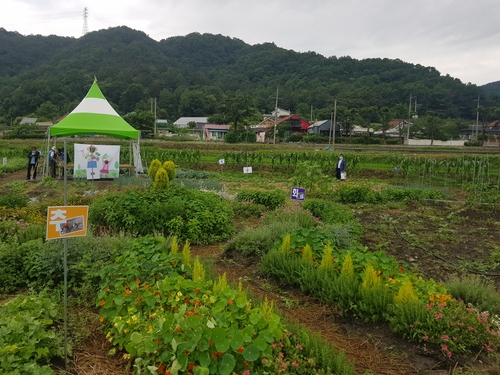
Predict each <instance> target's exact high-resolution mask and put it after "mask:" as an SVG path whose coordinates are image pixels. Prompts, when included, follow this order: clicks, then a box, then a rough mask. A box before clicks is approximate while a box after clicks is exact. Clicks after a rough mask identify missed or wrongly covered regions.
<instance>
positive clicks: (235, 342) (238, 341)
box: [231, 332, 244, 350]
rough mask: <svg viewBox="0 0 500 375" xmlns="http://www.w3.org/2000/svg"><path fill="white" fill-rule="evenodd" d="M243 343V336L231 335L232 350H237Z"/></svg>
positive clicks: (238, 334) (239, 334)
mask: <svg viewBox="0 0 500 375" xmlns="http://www.w3.org/2000/svg"><path fill="white" fill-rule="evenodd" d="M243 342H244V340H243V335H242V334H241V333H239V332H236V333H235V334H234V335H233V339H232V340H231V348H233V349H234V350H238V349H239V348H241V346H242V345H243Z"/></svg>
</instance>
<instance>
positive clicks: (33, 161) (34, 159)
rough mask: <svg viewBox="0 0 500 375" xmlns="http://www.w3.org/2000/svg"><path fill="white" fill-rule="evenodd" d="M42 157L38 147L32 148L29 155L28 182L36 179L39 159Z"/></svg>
mask: <svg viewBox="0 0 500 375" xmlns="http://www.w3.org/2000/svg"><path fill="white" fill-rule="evenodd" d="M39 157H40V152H39V151H37V150H36V147H35V146H33V147H31V151H30V152H29V153H28V175H27V176H26V179H27V180H31V178H33V180H35V179H36V168H37V167H38V158H39ZM31 171H33V177H32V176H31Z"/></svg>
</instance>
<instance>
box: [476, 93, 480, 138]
mask: <svg viewBox="0 0 500 375" xmlns="http://www.w3.org/2000/svg"><path fill="white" fill-rule="evenodd" d="M478 132H479V95H478V96H477V108H476V141H477V140H478V139H479V138H478Z"/></svg>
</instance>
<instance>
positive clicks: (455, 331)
mask: <svg viewBox="0 0 500 375" xmlns="http://www.w3.org/2000/svg"><path fill="white" fill-rule="evenodd" d="M390 321H391V329H392V330H393V331H394V332H397V333H399V334H401V335H403V336H404V337H406V338H408V339H409V340H410V341H415V342H424V343H425V342H427V343H430V344H435V345H438V346H439V348H440V349H441V351H442V353H443V355H444V356H445V357H447V358H452V357H453V356H464V355H468V354H470V353H472V352H477V351H478V350H481V349H482V350H484V351H485V352H493V351H495V350H498V348H500V327H499V326H498V323H497V322H496V319H492V316H491V315H490V314H489V313H487V312H480V311H478V310H476V309H474V308H472V307H468V306H467V305H465V304H464V303H463V302H461V301H457V300H455V299H449V300H447V301H445V302H430V303H428V304H424V303H422V302H420V301H418V302H411V303H406V304H405V303H403V304H397V305H396V307H395V310H394V311H393V314H392V315H391V317H390Z"/></svg>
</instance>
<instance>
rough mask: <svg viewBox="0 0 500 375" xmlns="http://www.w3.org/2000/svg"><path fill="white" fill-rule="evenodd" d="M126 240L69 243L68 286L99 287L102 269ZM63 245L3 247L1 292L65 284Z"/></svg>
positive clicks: (0, 254)
mask: <svg viewBox="0 0 500 375" xmlns="http://www.w3.org/2000/svg"><path fill="white" fill-rule="evenodd" d="M129 240H130V239H129V238H127V237H123V238H120V237H107V236H101V237H93V236H90V235H88V236H85V237H79V238H74V239H72V240H71V241H68V244H67V246H68V258H67V259H68V267H69V287H70V289H73V288H77V287H79V286H81V285H82V284H84V283H89V284H90V285H92V286H93V287H94V288H96V287H97V286H98V283H99V280H98V277H97V273H98V272H99V268H100V267H101V266H102V265H103V264H106V263H108V262H109V261H110V260H111V259H112V257H113V254H114V253H115V251H116V252H120V251H121V249H122V248H123V247H125V246H126V245H127V243H128V242H129ZM63 276H64V266H63V244H62V242H61V241H59V240H55V241H48V242H43V240H42V239H38V240H33V241H28V242H26V243H23V244H9V245H7V244H1V245H0V291H2V292H9V293H11V292H14V291H16V290H19V289H21V288H25V287H28V286H30V287H32V288H35V289H38V290H41V289H44V288H46V287H49V288H56V287H59V286H60V285H62V283H63Z"/></svg>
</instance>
